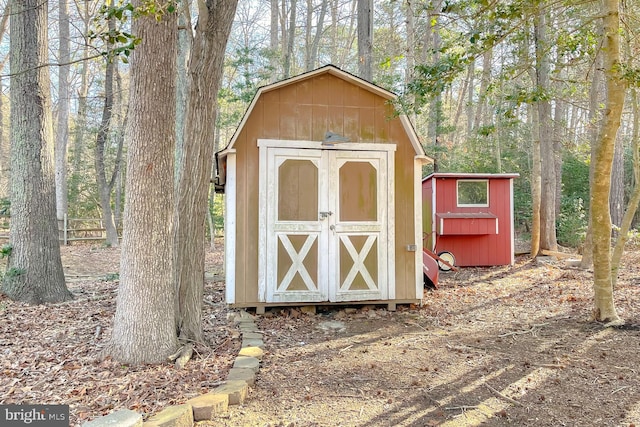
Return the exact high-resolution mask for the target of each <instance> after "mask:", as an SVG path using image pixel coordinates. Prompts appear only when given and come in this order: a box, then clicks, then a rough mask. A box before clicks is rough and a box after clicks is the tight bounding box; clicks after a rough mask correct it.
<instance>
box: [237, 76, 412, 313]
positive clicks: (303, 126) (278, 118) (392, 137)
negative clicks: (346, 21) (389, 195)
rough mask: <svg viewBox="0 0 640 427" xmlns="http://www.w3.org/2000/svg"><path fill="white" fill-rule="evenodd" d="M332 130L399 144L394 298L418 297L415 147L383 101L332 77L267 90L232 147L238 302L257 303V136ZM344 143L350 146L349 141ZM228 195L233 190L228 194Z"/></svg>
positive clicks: (316, 137)
mask: <svg viewBox="0 0 640 427" xmlns="http://www.w3.org/2000/svg"><path fill="white" fill-rule="evenodd" d="M327 131H332V132H335V133H338V134H341V135H343V136H346V137H348V138H349V140H350V141H352V142H368V143H395V144H397V151H396V153H395V195H394V197H395V210H396V212H395V214H396V225H395V242H396V253H395V258H396V280H395V287H396V299H397V300H405V299H415V298H416V283H415V282H416V280H415V271H416V263H415V256H414V255H415V253H414V252H407V250H406V247H407V245H409V244H418V243H419V242H416V241H415V237H414V236H415V228H414V220H413V219H414V203H415V202H416V201H415V199H414V186H415V185H416V184H415V183H414V156H415V151H414V150H413V148H412V145H411V142H410V141H409V139H408V136H407V135H406V132H405V130H404V128H403V127H402V124H401V122H400V120H399V118H397V117H395V118H392V108H391V106H390V105H388V104H387V101H386V99H384V98H383V97H381V96H378V95H376V94H373V93H371V92H369V91H368V90H366V89H364V88H361V87H359V86H357V85H355V84H352V83H350V82H347V81H344V80H342V79H340V78H338V77H336V76H333V75H331V74H321V75H317V76H314V77H312V78H309V79H306V80H301V81H297V82H294V83H292V84H290V85H287V86H283V87H279V88H276V89H274V90H270V91H265V92H263V93H262V95H261V96H260V98H259V99H258V100H257V101H256V104H255V106H254V108H253V109H252V110H251V112H250V115H249V116H248V117H247V118H246V122H245V125H244V126H243V127H242V129H241V131H240V133H239V134H238V136H237V139H236V142H235V145H234V148H235V150H236V153H237V154H236V156H237V157H236V162H237V169H236V170H237V191H236V209H237V234H236V248H235V250H236V263H235V277H236V295H235V297H236V298H235V301H236V304H238V305H251V304H252V303H258V236H259V230H258V202H259V199H258V188H259V185H258V177H259V174H258V162H259V155H258V154H259V152H258V147H257V140H258V139H263V138H264V139H283V140H312V141H322V140H323V139H324V136H325V133H326V132H327ZM345 145H347V146H348V143H346V144H345ZM229 196H231V195H229Z"/></svg>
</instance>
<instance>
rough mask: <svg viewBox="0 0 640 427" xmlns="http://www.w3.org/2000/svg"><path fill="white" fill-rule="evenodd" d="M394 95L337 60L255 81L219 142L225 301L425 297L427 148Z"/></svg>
mask: <svg viewBox="0 0 640 427" xmlns="http://www.w3.org/2000/svg"><path fill="white" fill-rule="evenodd" d="M394 98H395V96H394V95H393V94H392V93H390V92H388V91H386V90H384V89H382V88H380V87H378V86H375V85H373V84H371V83H369V82H367V81H364V80H362V79H360V78H358V77H356V76H354V75H351V74H349V73H347V72H344V71H342V70H340V69H338V68H336V67H334V66H332V65H328V66H325V67H322V68H319V69H317V70H314V71H311V72H308V73H305V74H302V75H299V76H296V77H293V78H290V79H287V80H284V81H281V82H278V83H274V84H271V85H269V86H265V87H262V88H260V89H259V90H258V91H257V94H256V96H255V97H254V99H253V101H252V102H251V104H250V106H249V108H248V109H247V111H246V113H245V115H244V117H243V119H242V121H241V123H240V125H239V127H238V129H237V130H236V133H235V134H234V136H233V137H232V139H231V141H230V142H229V144H228V145H227V147H226V148H225V149H224V150H222V151H220V152H218V153H217V154H216V156H217V159H218V166H219V167H218V170H219V171H220V174H219V176H218V177H217V182H216V186H217V188H218V190H219V191H224V193H225V206H226V210H225V276H226V299H227V303H229V304H230V305H232V306H235V307H255V308H256V311H257V312H259V313H260V312H262V311H264V308H265V307H267V306H283V305H308V304H322V305H328V304H337V303H354V302H358V303H367V304H369V303H375V304H387V305H388V306H389V308H391V309H393V308H395V305H396V304H398V303H416V302H420V301H421V299H422V296H423V271H422V251H421V249H422V206H421V189H420V188H421V187H420V186H421V170H422V165H423V164H425V163H426V162H430V161H432V160H431V159H430V158H429V157H427V156H425V154H424V151H423V148H422V146H421V144H420V142H419V141H418V138H417V136H416V134H415V132H414V130H413V128H412V126H411V124H410V122H409V120H408V119H407V117H405V116H403V115H397V114H395V111H394V108H393V106H392V104H391V103H390V102H389V101H392V100H393V99H394Z"/></svg>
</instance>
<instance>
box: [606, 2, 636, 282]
mask: <svg viewBox="0 0 640 427" xmlns="http://www.w3.org/2000/svg"><path fill="white" fill-rule="evenodd" d="M623 7H624V6H623ZM623 12H624V11H623ZM624 46H625V53H626V55H625V56H626V58H627V66H628V67H631V66H632V65H633V56H632V54H631V40H630V36H629V34H628V33H626V39H625V45H624ZM629 101H630V102H629V103H630V104H631V114H632V120H631V127H632V128H631V146H632V151H633V192H632V193H631V197H630V198H629V203H628V204H627V209H626V210H625V212H624V216H623V217H622V222H621V224H620V233H619V234H618V239H617V240H616V245H615V246H614V248H613V255H612V256H611V285H612V287H613V289H615V287H616V284H617V281H618V271H619V268H620V260H621V259H622V254H623V252H624V247H625V245H626V243H627V241H628V240H629V230H630V229H631V227H632V224H633V218H634V217H635V215H636V212H637V211H638V205H640V108H638V92H637V90H636V88H635V87H633V86H631V87H629Z"/></svg>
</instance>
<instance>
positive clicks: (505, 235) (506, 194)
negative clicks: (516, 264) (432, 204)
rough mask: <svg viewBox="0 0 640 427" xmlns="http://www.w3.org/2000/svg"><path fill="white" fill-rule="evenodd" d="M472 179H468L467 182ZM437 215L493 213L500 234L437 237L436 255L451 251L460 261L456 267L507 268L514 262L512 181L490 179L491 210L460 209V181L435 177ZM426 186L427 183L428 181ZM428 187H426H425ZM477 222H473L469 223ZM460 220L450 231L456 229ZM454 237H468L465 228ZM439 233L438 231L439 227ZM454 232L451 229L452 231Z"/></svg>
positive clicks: (449, 225)
mask: <svg viewBox="0 0 640 427" xmlns="http://www.w3.org/2000/svg"><path fill="white" fill-rule="evenodd" d="M463 179H468V178H463ZM433 180H435V181H436V182H435V193H436V215H437V214H446V213H454V214H474V213H476V214H477V213H489V214H493V215H495V216H496V217H497V221H498V233H497V234H479V235H472V234H445V235H440V234H438V235H437V236H436V247H435V250H436V252H442V251H448V252H451V253H452V254H453V255H454V256H455V258H456V265H458V266H461V267H465V266H491V265H507V264H511V260H512V255H513V254H512V251H513V249H512V227H513V224H512V220H511V179H508V178H489V206H488V207H458V206H457V200H456V182H457V181H458V178H450V177H435V178H433ZM425 182H426V181H425ZM424 184H425V183H423V185H424ZM472 221H474V220H473V219H471V218H470V219H469V220H468V222H472ZM456 223H458V224H459V223H460V222H459V221H458V220H456V221H450V222H449V223H448V224H447V226H448V227H456ZM460 227H461V228H460V229H459V230H455V231H452V233H455V232H458V233H467V232H468V230H465V229H464V227H465V226H464V225H460ZM435 229H436V230H438V227H435ZM449 230H451V228H449Z"/></svg>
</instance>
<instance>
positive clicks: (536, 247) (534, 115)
mask: <svg viewBox="0 0 640 427" xmlns="http://www.w3.org/2000/svg"><path fill="white" fill-rule="evenodd" d="M530 113H531V114H530V115H531V129H532V133H533V135H532V143H531V210H532V212H531V257H532V258H535V257H537V256H538V253H539V252H540V233H541V229H540V204H541V198H542V196H541V192H542V178H541V173H542V172H541V170H542V165H541V156H540V134H539V130H540V126H539V125H538V122H539V118H538V110H537V108H535V105H531V108H530Z"/></svg>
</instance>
